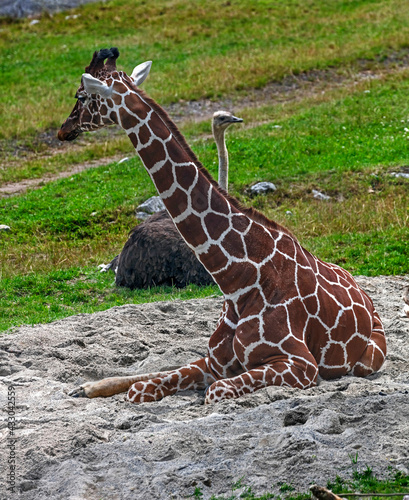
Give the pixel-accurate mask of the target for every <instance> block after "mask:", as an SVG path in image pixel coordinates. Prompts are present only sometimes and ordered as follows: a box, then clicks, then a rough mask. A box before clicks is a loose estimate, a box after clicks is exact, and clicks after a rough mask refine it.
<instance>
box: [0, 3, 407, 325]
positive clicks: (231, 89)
mask: <svg viewBox="0 0 409 500" xmlns="http://www.w3.org/2000/svg"><path fill="white" fill-rule="evenodd" d="M70 13H71V14H73V13H76V14H79V15H80V16H79V17H78V18H77V19H75V20H74V19H68V20H66V19H65V16H66V13H61V14H55V15H53V16H52V17H51V16H47V15H44V16H42V17H41V19H40V23H38V24H35V25H30V23H29V20H17V21H12V20H7V19H2V20H0V48H1V52H2V58H1V59H0V68H1V71H2V79H1V81H0V89H1V90H2V92H0V113H1V115H2V128H1V132H0V146H1V148H0V149H2V150H3V152H2V153H1V154H0V158H1V159H2V160H1V161H2V163H1V166H0V167H1V168H0V184H3V183H6V182H16V181H19V180H22V179H35V178H43V177H44V176H45V175H52V174H56V173H58V172H62V171H65V170H67V169H71V168H72V167H75V166H76V165H78V164H81V163H82V162H84V161H88V162H89V161H94V162H95V164H96V165H97V166H96V167H94V168H92V169H89V170H86V171H83V172H82V173H80V174H76V175H72V176H71V177H68V178H66V179H61V180H59V181H55V182H52V183H49V184H46V185H45V186H43V187H42V188H41V189H39V190H36V191H31V192H30V191H29V192H27V193H26V194H24V195H19V196H13V197H11V198H4V199H0V223H1V224H7V225H9V226H10V227H11V228H12V230H11V231H10V232H0V290H1V297H0V299H1V300H0V303H1V305H0V307H1V308H2V309H1V317H2V320H1V323H0V330H6V329H7V328H9V327H12V326H18V325H21V324H24V323H28V324H32V323H37V322H47V321H51V320H53V319H57V318H61V317H64V316H67V315H70V314H76V313H79V312H92V311H94V310H99V309H102V308H107V307H110V306H111V305H118V304H122V303H127V302H132V301H133V302H138V301H148V300H165V299H167V298H172V297H179V296H183V297H184V298H186V297H199V296H208V295H212V294H214V293H217V292H216V288H214V287H213V288H209V289H205V290H201V289H198V288H194V287H193V288H192V287H191V288H190V289H189V290H185V291H179V290H171V289H170V290H169V289H155V290H150V291H139V292H136V291H135V292H129V291H126V290H120V289H116V288H115V286H114V284H113V275H112V274H111V273H109V274H103V273H99V272H98V271H97V266H98V265H99V264H101V263H107V262H109V261H110V260H111V259H112V258H113V257H114V256H115V255H116V254H118V253H119V251H120V250H121V248H122V246H123V244H124V242H125V241H126V238H127V234H128V232H129V230H130V229H131V228H132V227H133V225H134V224H135V219H134V215H133V214H134V209H135V207H136V206H137V205H138V204H139V203H141V202H142V201H144V200H145V199H146V198H147V197H149V196H151V195H153V194H156V192H155V189H154V187H153V185H152V183H151V181H150V180H149V177H148V175H147V174H146V172H145V170H144V169H143V167H142V166H141V163H140V161H139V159H138V158H137V157H136V156H134V154H133V151H132V147H131V144H130V143H129V140H128V138H127V137H126V136H125V134H123V132H122V131H120V130H119V131H118V132H117V133H114V134H112V132H109V131H100V132H98V133H95V134H84V135H83V136H82V137H81V138H79V140H77V141H75V142H74V143H69V144H63V145H62V146H61V149H58V150H55V149H49V148H48V146H47V143H46V141H45V140H44V137H46V136H47V134H54V135H55V128H56V127H59V125H60V124H61V122H62V121H63V120H64V119H65V118H66V117H67V116H68V114H69V112H70V110H71V107H72V105H73V104H74V99H73V95H74V93H75V90H76V88H77V85H78V84H79V80H80V75H81V73H82V71H83V68H84V66H85V65H86V64H88V63H89V60H90V57H91V54H92V52H93V50H95V49H98V48H101V47H109V46H118V47H119V49H120V51H121V58H120V59H119V62H118V65H119V67H120V68H124V69H126V70H127V71H130V70H132V68H133V67H134V65H135V64H137V63H139V62H141V61H142V60H146V59H153V60H154V65H153V67H152V72H151V75H150V77H149V78H148V80H147V81H146V85H144V87H145V88H146V89H147V91H148V93H149V94H150V95H152V97H154V98H155V99H157V100H158V101H159V102H160V103H161V104H169V103H171V102H177V101H178V100H187V99H199V98H202V97H207V98H211V99H216V98H219V97H223V98H225V97H228V98H230V99H231V100H232V103H234V106H235V108H236V109H235V110H234V111H235V112H236V114H238V115H239V116H241V117H242V118H244V124H243V126H239V127H235V128H233V127H232V128H231V129H230V130H229V132H228V148H229V155H230V160H231V168H230V190H231V192H232V194H233V195H235V196H237V197H238V198H239V199H240V200H241V201H242V202H244V203H245V204H247V205H253V206H254V207H256V208H258V209H259V210H261V211H262V212H264V213H266V214H267V215H268V216H269V217H271V218H274V219H275V220H277V222H280V223H282V224H284V225H285V226H287V227H289V228H290V229H291V230H292V231H293V232H294V234H295V235H296V236H297V237H298V239H299V241H300V242H301V244H302V245H303V246H305V247H306V248H307V249H309V250H311V251H312V252H313V253H315V254H316V255H318V256H319V257H321V258H322V259H324V260H328V261H331V262H335V263H337V264H340V265H341V266H343V267H345V268H346V269H348V270H350V271H352V272H353V273H354V274H365V275H378V274H386V275H393V274H408V273H409V258H408V257H409V255H408V249H407V244H406V242H407V241H408V237H409V230H408V227H409V216H408V213H409V211H408V208H409V207H408V205H409V203H408V190H409V181H408V180H407V179H406V180H405V179H402V178H400V179H399V178H394V177H392V176H391V175H390V172H391V171H398V170H399V169H401V168H404V167H405V166H406V165H409V132H408V129H409V101H408V99H407V96H408V92H409V84H408V81H409V79H408V76H409V71H408V70H407V69H405V68H404V67H401V64H402V61H404V59H405V57H406V56H407V53H408V48H409V45H408V42H407V40H408V39H409V38H408V31H409V22H408V21H409V4H408V3H407V2H405V1H404V0H390V1H388V2H385V1H381V0H360V1H357V0H343V1H339V0H332V1H324V0H308V1H302V2H301V0H291V1H288V2H279V1H278V0H277V1H268V2H267V1H259V2H250V1H249V0H237V1H235V2H216V1H212V0H211V1H210V3H209V2H208V1H206V2H204V0H198V1H197V2H187V1H186V0H175V1H174V2H171V3H169V2H168V1H165V0H158V1H157V2H154V3H148V4H146V3H145V2H143V1H132V2H125V0H111V1H107V2H106V3H104V4H100V5H99V4H98V5H97V4H90V5H87V6H84V7H82V8H78V9H75V10H74V11H73V12H70ZM385 58H386V59H385ZM34 61H35V64H33V62H34ZM363 70H365V71H366V73H365V74H362V73H360V71H363ZM302 72H306V73H305V75H304V77H303V79H301V80H300V82H302V81H304V82H305V83H304V88H302V89H299V91H296V92H295V91H294V92H293V91H289V92H281V91H280V92H279V93H278V95H275V94H271V99H270V98H269V94H267V98H266V99H265V102H264V103H262V104H260V105H258V106H257V107H251V106H250V107H247V108H246V107H245V106H244V107H243V106H242V105H241V104H240V103H241V99H243V98H245V97H246V95H247V94H248V93H251V89H252V88H262V87H263V86H264V85H265V84H267V83H269V82H273V81H275V82H280V81H282V79H283V78H285V77H286V76H288V75H294V74H300V73H302ZM310 77H311V78H312V79H314V78H315V83H314V85H312V86H311V85H309V83H308V80H309V78H310ZM321 79H322V81H321ZM326 79H327V80H326ZM246 102H248V101H246ZM180 125H181V128H182V132H183V133H184V134H185V135H186V137H187V139H188V142H189V143H190V144H191V145H192V147H193V149H194V150H195V152H196V153H197V155H198V156H199V158H200V159H201V161H202V162H203V164H204V165H205V166H206V167H207V168H208V169H209V170H210V172H211V173H212V175H214V176H216V173H217V165H216V161H217V159H216V157H217V155H216V148H215V145H214V143H213V140H212V139H211V138H209V135H210V133H211V130H210V123H209V121H208V120H206V121H199V122H193V121H192V122H186V121H185V122H183V123H181V124H180ZM44 134H45V135H44ZM114 155H116V156H119V157H121V156H130V157H131V159H130V160H129V161H128V162H125V163H121V164H118V163H116V162H114V161H113V162H111V163H109V164H106V161H107V160H106V158H111V157H113V156H114ZM102 159H104V163H105V164H104V165H102V164H101V165H99V163H98V162H100V163H102ZM259 180H267V181H272V182H274V183H275V184H276V186H277V188H278V189H277V191H276V192H274V193H272V194H269V195H267V196H256V197H252V196H250V194H249V190H248V187H249V185H251V184H253V183H255V182H256V181H259ZM313 189H317V190H319V191H322V192H324V193H326V194H328V195H330V196H331V200H330V201H328V202H320V201H317V200H315V199H314V198H313V195H312V190H313ZM181 294H182V295H181Z"/></svg>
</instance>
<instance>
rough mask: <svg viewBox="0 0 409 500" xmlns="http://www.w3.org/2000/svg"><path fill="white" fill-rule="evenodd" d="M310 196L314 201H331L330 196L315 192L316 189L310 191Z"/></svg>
mask: <svg viewBox="0 0 409 500" xmlns="http://www.w3.org/2000/svg"><path fill="white" fill-rule="evenodd" d="M312 194H313V195H314V198H315V199H316V200H325V201H328V200H330V199H331V196H328V195H327V194H324V193H321V191H317V190H316V189H313V190H312Z"/></svg>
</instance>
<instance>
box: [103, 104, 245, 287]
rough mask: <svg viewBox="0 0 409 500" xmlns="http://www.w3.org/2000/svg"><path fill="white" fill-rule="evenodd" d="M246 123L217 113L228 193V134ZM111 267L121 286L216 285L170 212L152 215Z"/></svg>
mask: <svg viewBox="0 0 409 500" xmlns="http://www.w3.org/2000/svg"><path fill="white" fill-rule="evenodd" d="M242 121H243V120H242V119H241V118H237V117H236V116H234V115H232V114H231V113H229V112H228V111H216V113H214V115H213V120H212V131H213V136H214V139H215V141H216V146H217V152H218V159H219V185H220V186H221V187H222V188H223V189H224V190H225V191H227V181H228V168H229V160H228V153H227V147H226V141H225V132H226V130H227V128H228V127H229V126H230V125H231V124H232V123H239V122H242ZM109 267H110V268H112V269H113V270H114V271H115V273H116V276H115V283H116V285H117V286H124V287H127V288H131V289H134V288H148V287H151V286H157V285H170V286H176V287H179V288H181V287H185V286H186V285H188V284H189V283H193V284H196V285H210V284H213V283H214V281H213V278H212V277H211V276H210V274H209V273H208V272H207V271H206V269H205V268H204V267H203V265H202V264H201V262H200V261H199V260H198V259H197V258H196V257H195V255H194V253H193V252H192V251H191V250H190V248H189V247H188V246H187V245H186V243H185V242H184V241H183V239H182V237H181V236H180V234H179V232H178V231H177V229H176V227H175V225H174V223H173V221H172V219H171V218H170V216H169V214H168V212H167V211H166V210H162V211H161V212H158V213H156V214H154V215H151V216H150V217H149V219H147V220H146V221H145V222H143V223H142V224H139V225H138V226H135V227H134V228H133V229H132V230H131V231H130V233H129V237H128V240H127V241H126V243H125V245H124V248H123V249H122V251H121V253H120V254H119V255H118V256H117V257H115V258H114V259H113V261H112V262H111V264H109Z"/></svg>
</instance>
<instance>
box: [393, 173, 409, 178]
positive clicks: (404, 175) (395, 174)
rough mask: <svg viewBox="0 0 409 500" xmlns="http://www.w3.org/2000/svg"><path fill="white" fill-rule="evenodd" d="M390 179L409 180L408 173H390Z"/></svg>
mask: <svg viewBox="0 0 409 500" xmlns="http://www.w3.org/2000/svg"><path fill="white" fill-rule="evenodd" d="M391 176H392V177H403V178H404V179H409V173H407V172H391Z"/></svg>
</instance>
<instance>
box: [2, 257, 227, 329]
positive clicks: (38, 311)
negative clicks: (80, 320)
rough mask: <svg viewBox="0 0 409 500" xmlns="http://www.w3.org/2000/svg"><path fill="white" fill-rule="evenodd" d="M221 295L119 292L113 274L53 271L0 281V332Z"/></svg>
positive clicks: (206, 290)
mask: <svg viewBox="0 0 409 500" xmlns="http://www.w3.org/2000/svg"><path fill="white" fill-rule="evenodd" d="M214 295H220V292H219V290H218V288H217V287H216V286H208V287H198V286H195V285H190V286H188V287H186V288H183V289H178V288H172V287H164V286H162V287H152V288H150V289H145V290H129V289H127V288H118V287H115V284H114V275H113V274H112V273H100V272H99V271H98V270H96V269H95V267H81V268H79V267H77V268H72V267H71V268H67V269H62V270H55V271H51V272H49V273H44V274H27V275H25V276H15V277H14V278H6V279H3V280H2V281H1V290H0V331H3V330H5V329H8V328H9V327H10V325H13V324H15V322H16V312H17V315H18V319H19V322H21V323H24V324H29V325H30V324H37V323H49V322H51V321H55V320H57V319H61V318H65V317H66V316H71V315H73V314H80V313H93V312H95V311H104V310H106V309H109V308H110V307H114V306H122V305H124V304H141V303H146V302H158V301H162V300H175V299H181V300H187V299H192V298H204V297H209V296H214Z"/></svg>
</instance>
